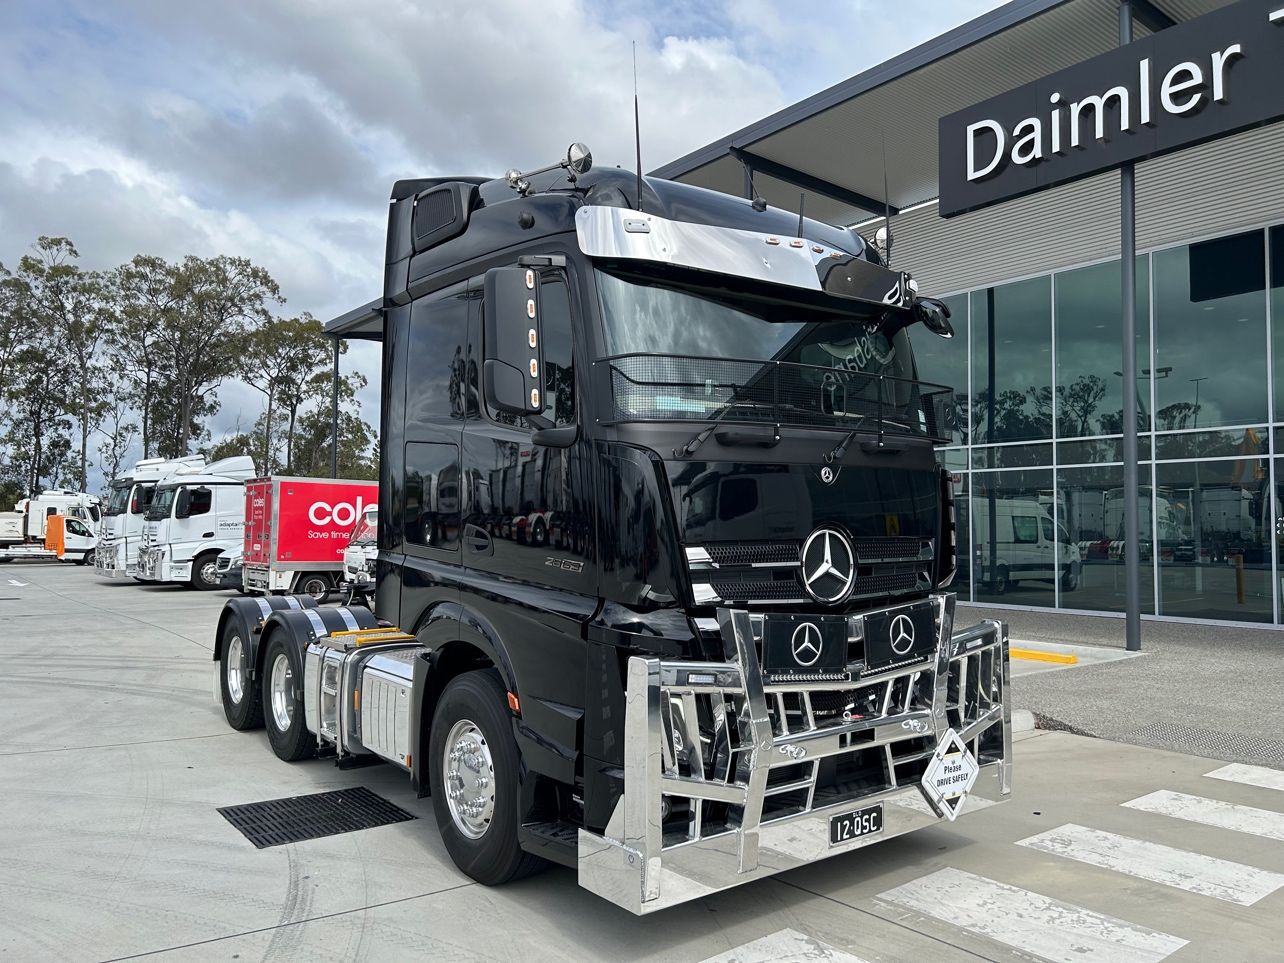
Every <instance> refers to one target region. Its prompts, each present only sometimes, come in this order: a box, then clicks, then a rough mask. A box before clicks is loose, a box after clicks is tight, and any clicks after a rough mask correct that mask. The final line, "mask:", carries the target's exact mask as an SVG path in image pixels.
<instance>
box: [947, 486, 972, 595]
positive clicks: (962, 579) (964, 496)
mask: <svg viewBox="0 0 1284 963" xmlns="http://www.w3.org/2000/svg"><path fill="white" fill-rule="evenodd" d="M967 480H968V476H967V475H966V474H964V473H962V472H955V474H954V524H955V526H956V537H957V539H958V557H957V562H958V569H957V570H956V572H955V573H954V582H953V583H952V584H951V585H950V587H949V591H951V592H956V593H957V594H958V597H959V599H960V600H962V601H964V602H967V601H970V600H971V598H972V566H971V565H969V564H968V561H969V559H970V557H971V554H972V550H971V548H970V547H969V546H970V545H971V544H972V539H971V534H970V532H969V531H968V516H969V511H968V491H967V487H968V483H967Z"/></svg>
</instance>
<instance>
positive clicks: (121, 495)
mask: <svg viewBox="0 0 1284 963" xmlns="http://www.w3.org/2000/svg"><path fill="white" fill-rule="evenodd" d="M204 467H205V457H204V456H203V455H190V456H188V457H186V458H177V459H168V458H144V459H142V460H141V461H139V462H137V463H136V464H135V465H134V467H133V469H132V470H131V471H130V472H129V474H127V475H125V476H124V477H123V478H117V479H116V480H115V481H113V482H112V483H111V490H110V493H109V494H108V496H107V503H106V505H105V506H104V507H103V519H102V527H101V530H100V533H99V534H100V540H99V544H98V549H97V551H96V553H95V554H94V572H95V573H96V574H98V575H100V576H102V577H103V578H136V577H137V576H138V549H139V547H140V545H141V543H142V534H143V516H144V514H145V513H146V512H147V509H148V508H149V507H150V506H151V503H152V496H153V495H154V494H155V491H156V485H157V483H158V482H160V480H161V479H163V478H165V477H166V476H167V475H171V474H174V475H177V474H184V473H188V474H196V473H198V472H200V471H201V470H202V469H203V468H204Z"/></svg>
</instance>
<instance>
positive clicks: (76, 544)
mask: <svg viewBox="0 0 1284 963" xmlns="http://www.w3.org/2000/svg"><path fill="white" fill-rule="evenodd" d="M4 514H5V515H17V516H18V517H20V518H25V516H22V515H19V513H17V512H5V513H4ZM5 521H12V520H11V519H6V520H5ZM41 523H42V525H43V526H44V529H45V534H44V537H43V538H42V539H41V540H40V541H38V542H37V541H30V540H24V541H21V542H17V543H9V544H6V545H4V546H0V563H3V562H39V561H50V562H54V561H56V562H75V563H76V564H77V565H85V564H87V563H89V562H90V561H92V560H93V557H94V550H95V548H96V546H97V544H98V535H97V533H96V532H95V531H94V529H93V528H92V527H90V524H89V521H88V520H87V519H85V518H81V517H80V516H78V515H62V514H59V513H57V512H55V513H54V514H52V515H42V516H41ZM2 530H4V529H0V531H2Z"/></svg>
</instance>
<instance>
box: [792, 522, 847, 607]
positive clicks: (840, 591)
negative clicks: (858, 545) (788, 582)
mask: <svg viewBox="0 0 1284 963" xmlns="http://www.w3.org/2000/svg"><path fill="white" fill-rule="evenodd" d="M799 560H800V561H801V562H802V579H803V588H805V589H806V590H807V594H808V595H810V596H811V597H812V598H814V599H815V600H816V601H817V602H821V603H823V604H825V605H836V604H838V603H839V602H842V601H843V600H845V599H846V598H847V596H848V595H849V594H851V590H852V583H853V582H854V581H855V580H856V553H855V552H854V551H852V543H851V541H850V540H849V539H848V538H847V536H846V535H844V534H843V533H842V532H840V531H838V529H836V528H818V529H816V530H815V531H814V532H812V533H811V534H810V535H808V536H807V541H805V542H803V547H802V553H801V555H800V559H799Z"/></svg>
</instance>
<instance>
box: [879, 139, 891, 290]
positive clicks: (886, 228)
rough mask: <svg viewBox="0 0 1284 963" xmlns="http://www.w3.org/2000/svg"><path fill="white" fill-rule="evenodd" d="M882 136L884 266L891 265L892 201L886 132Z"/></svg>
mask: <svg viewBox="0 0 1284 963" xmlns="http://www.w3.org/2000/svg"><path fill="white" fill-rule="evenodd" d="M881 133H882V137H883V235H884V237H883V260H884V261H886V262H887V264H886V265H885V266H886V267H891V266H892V202H891V200H890V199H889V198H888V194H887V132H886V131H882V132H881Z"/></svg>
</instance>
